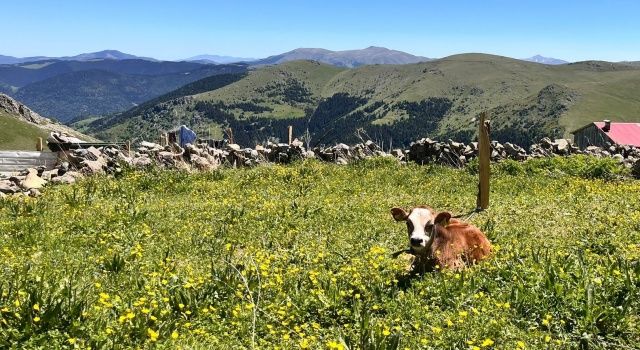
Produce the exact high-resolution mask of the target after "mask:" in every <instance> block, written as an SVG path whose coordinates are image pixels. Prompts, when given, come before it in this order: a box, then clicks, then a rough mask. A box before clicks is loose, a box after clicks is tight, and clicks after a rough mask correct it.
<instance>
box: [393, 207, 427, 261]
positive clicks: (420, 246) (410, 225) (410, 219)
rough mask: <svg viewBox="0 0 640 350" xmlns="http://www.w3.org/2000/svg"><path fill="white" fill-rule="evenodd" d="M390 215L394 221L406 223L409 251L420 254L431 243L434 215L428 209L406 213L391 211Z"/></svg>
mask: <svg viewBox="0 0 640 350" xmlns="http://www.w3.org/2000/svg"><path fill="white" fill-rule="evenodd" d="M391 215H392V216H393V218H394V219H395V220H396V221H406V223H407V231H408V232H409V244H410V245H411V249H412V250H414V251H416V252H421V251H423V250H425V249H426V248H428V247H429V246H430V245H431V243H432V241H433V224H434V220H435V213H434V211H433V209H431V208H429V207H416V208H413V209H411V210H410V211H409V213H407V212H406V211H404V210H403V209H400V208H393V209H391Z"/></svg>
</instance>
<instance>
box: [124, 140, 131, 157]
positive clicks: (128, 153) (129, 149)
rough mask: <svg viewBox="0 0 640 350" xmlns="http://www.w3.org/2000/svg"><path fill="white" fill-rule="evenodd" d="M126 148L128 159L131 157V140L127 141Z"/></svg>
mask: <svg viewBox="0 0 640 350" xmlns="http://www.w3.org/2000/svg"><path fill="white" fill-rule="evenodd" d="M125 147H126V148H127V157H131V140H129V141H127V144H126V145H125Z"/></svg>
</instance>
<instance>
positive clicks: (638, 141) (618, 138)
mask: <svg viewBox="0 0 640 350" xmlns="http://www.w3.org/2000/svg"><path fill="white" fill-rule="evenodd" d="M593 124H595V125H596V126H597V127H598V128H599V129H600V130H602V128H603V127H604V122H594V123H593ZM605 133H606V134H607V135H609V137H610V138H611V140H612V141H613V142H615V143H617V144H619V145H630V146H636V147H640V123H611V129H609V131H607V132H605Z"/></svg>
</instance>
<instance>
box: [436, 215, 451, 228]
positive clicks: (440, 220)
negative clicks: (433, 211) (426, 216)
mask: <svg viewBox="0 0 640 350" xmlns="http://www.w3.org/2000/svg"><path fill="white" fill-rule="evenodd" d="M449 220H451V213H449V212H448V211H443V212H441V213H438V215H436V218H435V219H434V220H433V223H434V224H435V225H441V226H446V225H448V224H449Z"/></svg>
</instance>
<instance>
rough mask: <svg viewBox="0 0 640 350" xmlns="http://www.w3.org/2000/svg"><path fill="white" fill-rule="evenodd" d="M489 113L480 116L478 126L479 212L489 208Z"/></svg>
mask: <svg viewBox="0 0 640 350" xmlns="http://www.w3.org/2000/svg"><path fill="white" fill-rule="evenodd" d="M486 118H487V113H486V112H482V113H481V114H480V124H479V126H478V159H479V171H478V173H479V174H480V182H479V184H478V200H477V208H476V209H477V210H485V209H487V207H488V206H489V178H490V175H491V173H490V171H491V169H490V160H491V144H490V139H489V121H488V120H486Z"/></svg>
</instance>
